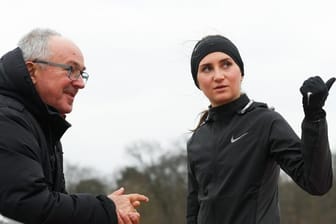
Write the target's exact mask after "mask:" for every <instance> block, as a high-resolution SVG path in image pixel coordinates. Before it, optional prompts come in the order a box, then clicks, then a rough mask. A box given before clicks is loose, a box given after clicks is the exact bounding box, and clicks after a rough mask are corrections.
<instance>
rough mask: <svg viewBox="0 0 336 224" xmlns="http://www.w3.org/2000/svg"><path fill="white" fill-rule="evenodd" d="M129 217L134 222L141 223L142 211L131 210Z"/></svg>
mask: <svg viewBox="0 0 336 224" xmlns="http://www.w3.org/2000/svg"><path fill="white" fill-rule="evenodd" d="M129 217H130V219H131V220H132V223H133V224H138V223H140V213H138V212H130V213H129Z"/></svg>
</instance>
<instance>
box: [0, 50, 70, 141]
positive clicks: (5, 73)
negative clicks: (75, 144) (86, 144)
mask: <svg viewBox="0 0 336 224" xmlns="http://www.w3.org/2000/svg"><path fill="white" fill-rule="evenodd" d="M0 94H2V95H4V96H8V97H10V98H14V99H15V100H17V101H19V102H20V103H21V104H23V105H24V107H25V108H27V110H28V111H29V112H30V113H32V114H33V115H34V117H35V119H36V120H38V121H39V123H40V124H41V125H42V126H44V125H48V124H49V125H52V127H54V132H55V133H56V132H57V133H56V135H57V136H58V137H61V136H62V135H63V133H64V132H65V131H66V129H67V128H69V127H70V126H71V125H70V124H69V123H68V122H67V121H66V120H65V119H64V117H63V116H61V114H60V113H59V112H58V111H57V110H56V109H54V108H52V107H50V106H48V105H46V104H45V103H44V102H43V101H42V100H41V98H40V96H39V94H38V93H37V91H36V89H35V86H34V84H33V82H32V80H31V77H30V74H29V72H28V70H27V67H26V64H25V61H24V59H23V55H22V51H21V49H20V48H15V49H14V50H12V51H9V52H8V53H7V54H5V55H4V56H2V58H1V59H0ZM55 127H56V128H55ZM56 129H57V130H56Z"/></svg>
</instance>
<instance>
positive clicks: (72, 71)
mask: <svg viewBox="0 0 336 224" xmlns="http://www.w3.org/2000/svg"><path fill="white" fill-rule="evenodd" d="M32 62H34V63H40V64H45V65H49V66H54V67H60V68H63V69H64V70H66V71H68V77H69V79H70V80H78V79H79V77H81V78H82V80H83V81H84V83H86V82H87V80H88V79H89V74H88V73H87V72H84V71H80V70H77V71H75V69H74V67H73V66H71V65H67V64H59V63H55V62H51V61H44V60H39V59H35V60H33V61H32Z"/></svg>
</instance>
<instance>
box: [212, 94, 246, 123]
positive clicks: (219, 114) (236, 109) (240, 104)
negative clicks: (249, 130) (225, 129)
mask: <svg viewBox="0 0 336 224" xmlns="http://www.w3.org/2000/svg"><path fill="white" fill-rule="evenodd" d="M249 102H252V101H250V99H249V98H248V97H247V95H246V94H242V95H241V96H240V97H239V98H238V99H236V100H234V101H232V102H230V103H227V104H223V105H221V106H218V107H209V114H208V117H207V119H206V122H210V121H216V120H229V119H231V117H232V116H233V115H235V114H241V113H242V112H244V111H243V109H244V108H245V107H246V106H248V105H249Z"/></svg>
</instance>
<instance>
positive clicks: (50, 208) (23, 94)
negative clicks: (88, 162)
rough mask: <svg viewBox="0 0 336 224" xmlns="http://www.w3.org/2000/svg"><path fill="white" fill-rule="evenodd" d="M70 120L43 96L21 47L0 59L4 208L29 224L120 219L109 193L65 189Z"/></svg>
mask: <svg viewBox="0 0 336 224" xmlns="http://www.w3.org/2000/svg"><path fill="white" fill-rule="evenodd" d="M69 127H70V124H69V123H68V122H67V121H65V119H64V118H63V117H62V116H61V115H60V114H59V113H58V112H57V111H56V110H55V109H53V108H51V107H49V106H47V105H46V104H44V103H43V102H42V101H41V98H40V97H39V95H38V94H37V92H36V90H35V88H34V85H33V83H32V80H31V78H30V75H29V73H28V71H27V68H26V66H25V62H24V60H23V57H22V52H21V50H20V49H19V48H16V49H14V50H13V51H10V52H8V53H7V54H6V55H4V56H3V57H2V58H1V60H0V213H1V214H2V215H4V216H7V217H9V218H11V219H15V220H17V221H20V222H23V223H25V224H39V223H43V224H52V223H53V224H60V223H62V224H66V223H69V224H70V223H71V224H76V223H78V224H105V223H106V224H116V223H117V218H116V212H115V205H114V203H113V202H112V201H111V200H109V199H108V198H107V197H106V196H103V195H100V196H93V195H89V194H67V192H66V190H65V181H64V174H63V151H62V147H61V144H60V138H61V136H62V135H63V134H64V132H65V131H66V130H67V128H69Z"/></svg>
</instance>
